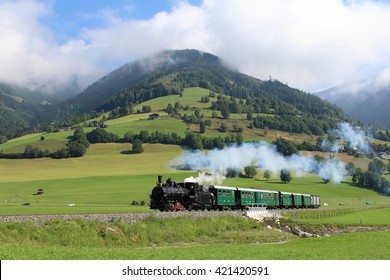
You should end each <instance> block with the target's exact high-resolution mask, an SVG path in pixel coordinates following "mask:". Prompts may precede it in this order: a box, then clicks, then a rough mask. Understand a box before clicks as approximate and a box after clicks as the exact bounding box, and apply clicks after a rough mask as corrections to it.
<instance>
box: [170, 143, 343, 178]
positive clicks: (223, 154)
mask: <svg viewBox="0 0 390 280" xmlns="http://www.w3.org/2000/svg"><path fill="white" fill-rule="evenodd" d="M248 165H254V166H257V167H261V168H265V169H268V170H270V171H271V172H272V173H273V174H278V173H279V172H280V170H281V169H283V168H286V169H288V170H290V171H292V172H294V173H295V174H296V175H297V176H302V175H304V174H307V173H312V172H314V173H317V174H319V175H320V176H321V177H322V178H324V179H328V180H329V181H332V182H334V183H339V182H341V179H342V178H343V176H345V175H346V173H347V172H346V169H345V166H344V164H343V163H341V162H338V161H335V160H332V161H325V162H323V163H321V164H319V163H318V162H317V161H316V160H315V159H313V158H312V157H307V156H302V155H296V154H294V155H292V156H289V157H285V156H283V155H281V154H280V153H278V152H277V151H276V148H275V146H274V145H270V144H267V143H265V142H257V143H244V144H243V145H241V146H237V145H233V146H229V147H225V148H224V149H221V150H219V149H214V150H211V151H208V152H203V151H199V150H197V151H187V152H185V153H184V155H182V156H181V157H179V158H177V159H176V160H175V163H174V164H173V166H174V167H176V168H185V169H192V170H207V171H208V172H209V173H211V174H212V176H207V182H208V183H211V182H216V183H221V182H222V181H223V179H225V175H226V174H227V170H228V169H235V170H240V171H242V170H243V169H244V167H245V166H248ZM205 177H206V176H204V174H201V175H200V178H198V180H203V179H204V178H205ZM193 179H194V180H195V179H196V178H193Z"/></svg>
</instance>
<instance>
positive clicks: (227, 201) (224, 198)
mask: <svg viewBox="0 0 390 280" xmlns="http://www.w3.org/2000/svg"><path fill="white" fill-rule="evenodd" d="M236 191H237V189H236V188H233V187H224V186H214V191H213V194H214V197H215V204H216V206H219V207H228V208H231V207H234V206H235V205H236V195H235V193H236Z"/></svg>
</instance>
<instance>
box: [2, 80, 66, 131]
mask: <svg viewBox="0 0 390 280" xmlns="http://www.w3.org/2000/svg"><path fill="white" fill-rule="evenodd" d="M52 102H58V97H56V96H48V95H47V94H43V93H42V92H39V91H34V90H30V89H28V88H25V87H21V86H17V85H11V84H8V83H0V135H5V136H7V137H13V135H18V134H20V133H23V132H24V131H26V130H28V129H29V128H31V127H32V126H34V125H36V124H37V122H36V117H37V115H39V114H40V113H41V112H42V111H43V110H44V108H45V107H46V106H47V105H48V104H50V103H52Z"/></svg>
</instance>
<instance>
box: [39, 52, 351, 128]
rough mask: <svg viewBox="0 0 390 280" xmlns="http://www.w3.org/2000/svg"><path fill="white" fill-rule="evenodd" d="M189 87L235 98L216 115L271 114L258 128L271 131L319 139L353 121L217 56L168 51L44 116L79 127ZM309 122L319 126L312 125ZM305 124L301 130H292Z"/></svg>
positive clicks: (130, 66) (100, 82)
mask: <svg viewBox="0 0 390 280" xmlns="http://www.w3.org/2000/svg"><path fill="white" fill-rule="evenodd" d="M187 87H202V88H206V89H209V90H210V91H212V92H214V93H217V94H222V95H225V96H228V97H230V100H224V101H222V100H219V102H217V104H214V105H213V106H214V108H213V109H215V110H221V109H222V107H229V108H228V109H229V110H230V111H231V112H232V113H248V112H251V113H264V114H268V115H269V117H268V118H266V117H265V116H263V117H262V118H260V119H259V120H258V122H257V124H258V126H259V127H261V126H264V125H266V126H267V127H268V128H272V129H274V128H275V129H281V130H284V131H298V132H305V133H312V132H313V131H315V130H316V129H315V128H312V127H313V126H316V127H319V131H316V132H315V133H314V134H321V133H324V132H326V130H327V129H328V128H329V126H332V125H330V124H329V123H335V122H336V120H346V119H348V117H347V116H346V115H344V113H343V112H342V111H341V109H339V108H338V107H336V106H334V105H332V104H330V103H329V102H326V101H323V100H321V99H320V98H318V97H316V96H314V95H311V94H308V93H305V92H302V91H300V90H297V89H293V88H290V87H288V86H287V85H285V84H283V83H281V82H279V81H275V80H272V81H271V80H269V81H262V80H259V79H256V78H253V77H250V76H247V75H245V74H242V73H240V72H238V71H237V70H236V69H232V68H231V67H228V66H226V65H225V64H224V63H223V61H222V60H221V59H219V58H218V57H217V56H215V55H212V54H209V53H204V52H200V51H198V50H167V51H163V52H160V53H158V54H156V55H154V56H151V57H148V58H145V59H142V60H137V61H135V62H132V63H128V64H125V65H124V66H122V67H120V68H118V69H117V70H115V71H113V72H111V73H109V74H108V75H106V76H104V77H103V78H101V79H100V80H98V81H96V82H95V83H93V84H92V85H90V86H89V87H88V88H87V89H86V90H85V91H83V92H82V93H80V94H78V95H76V96H74V97H72V98H70V99H68V100H66V101H64V102H62V103H60V104H58V105H56V106H54V107H53V108H52V109H51V110H49V111H48V112H45V114H44V119H45V120H46V122H47V121H49V120H51V121H53V120H56V121H65V120H69V119H70V118H73V120H74V122H80V121H84V120H85V114H86V113H91V111H92V112H93V111H98V112H100V111H105V112H107V111H110V110H113V109H115V108H117V107H126V106H130V105H131V104H139V103H141V102H144V101H147V100H150V99H153V98H156V97H160V96H166V95H172V94H180V92H181V91H182V89H183V88H187ZM92 115H93V114H92ZM76 116H83V117H82V118H80V117H78V118H75V117H76ZM272 116H274V117H276V116H278V117H279V118H278V119H277V122H279V123H280V122H285V123H287V122H288V126H289V127H287V128H286V125H284V126H283V125H280V127H276V125H275V123H274V122H273V121H274V119H275V118H271V117H272ZM291 116H295V118H292V117H291ZM83 118H84V119H83ZM310 120H316V123H315V124H313V123H309V122H310ZM302 122H306V123H305V124H302ZM324 123H325V124H324ZM300 125H301V126H302V127H301V128H300V129H292V128H291V126H300Z"/></svg>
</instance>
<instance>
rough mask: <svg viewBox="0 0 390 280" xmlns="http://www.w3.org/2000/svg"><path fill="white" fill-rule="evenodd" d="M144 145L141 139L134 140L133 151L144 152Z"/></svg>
mask: <svg viewBox="0 0 390 280" xmlns="http://www.w3.org/2000/svg"><path fill="white" fill-rule="evenodd" d="M143 151H144V147H142V141H141V140H139V139H136V140H134V142H133V153H135V154H140V153H143Z"/></svg>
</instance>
